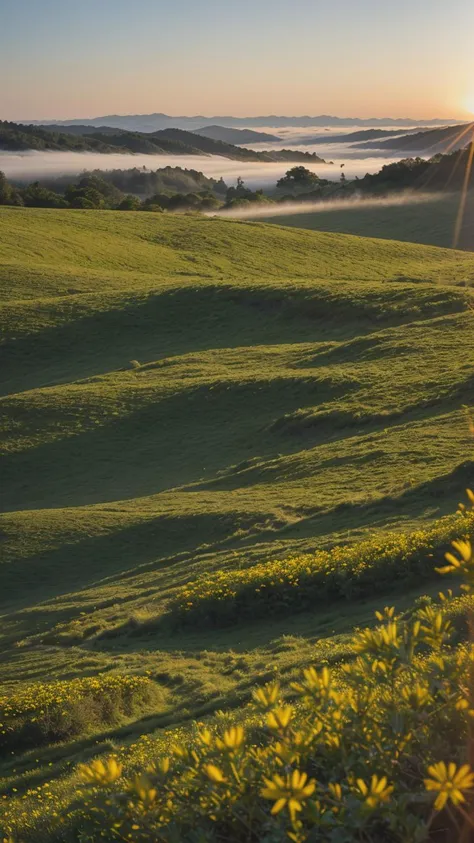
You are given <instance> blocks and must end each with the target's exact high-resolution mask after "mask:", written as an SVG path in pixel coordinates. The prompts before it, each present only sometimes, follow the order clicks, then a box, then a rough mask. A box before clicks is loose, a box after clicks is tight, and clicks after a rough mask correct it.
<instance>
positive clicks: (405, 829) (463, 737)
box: [6, 513, 474, 843]
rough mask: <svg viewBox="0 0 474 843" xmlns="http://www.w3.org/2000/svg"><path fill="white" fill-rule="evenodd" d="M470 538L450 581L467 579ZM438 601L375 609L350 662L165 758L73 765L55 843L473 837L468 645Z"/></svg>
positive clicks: (179, 744) (472, 658)
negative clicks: (403, 610)
mask: <svg viewBox="0 0 474 843" xmlns="http://www.w3.org/2000/svg"><path fill="white" fill-rule="evenodd" d="M462 517H463V518H467V517H469V516H468V514H467V513H464V514H463V515H462ZM462 542H463V543H460V540H459V539H457V540H456V543H455V545H454V548H453V549H454V551H455V552H456V554H457V555H456V556H455V555H454V554H448V556H447V561H448V563H449V564H448V566H445V569H446V570H444V569H443V572H446V573H451V572H452V568H453V567H454V569H455V572H457V573H463V574H464V575H465V576H467V578H468V583H469V575H470V567H469V566H470V562H471V557H472V553H471V551H470V545H469V544H468V541H467V540H462ZM454 560H455V561H454ZM456 563H457V564H456ZM466 566H467V568H466ZM440 598H441V599H440V602H439V603H435V602H433V601H431V602H430V601H422V602H423V605H421V601H420V603H419V604H418V607H415V608H414V609H413V610H412V611H411V612H410V613H408V614H407V615H404V616H402V615H397V614H396V612H395V609H394V608H393V607H390V606H389V607H386V608H385V609H384V610H383V611H382V612H377V613H376V619H377V623H376V625H374V626H373V627H369V628H367V629H361V630H358V631H356V632H355V634H354V638H353V642H352V653H353V658H352V659H351V660H349V661H348V662H345V663H344V664H341V665H339V666H336V667H334V668H329V667H328V666H315V665H310V666H308V667H307V668H305V669H304V670H303V671H302V673H301V676H300V678H299V679H298V681H295V682H292V683H291V685H290V687H287V688H284V687H283V686H282V685H281V684H280V682H279V681H277V680H275V681H274V682H272V683H271V684H268V685H265V686H263V687H259V688H256V689H255V690H254V691H253V699H252V703H251V706H250V707H249V709H246V710H244V711H242V712H241V713H240V714H237V715H235V716H234V718H233V719H232V716H231V715H230V716H229V718H228V719H227V720H226V722H225V725H222V722H221V723H219V718H214V720H213V721H211V722H209V723H207V724H205V723H196V724H195V725H194V728H193V729H192V731H191V734H190V733H189V732H188V733H187V735H186V737H182V736H180V734H179V730H177V731H174V732H172V733H170V734H171V735H172V736H173V738H174V739H173V740H169V741H168V743H167V745H166V751H165V752H161V753H156V752H155V753H154V752H153V746H154V744H153V741H152V739H151V738H150V737H148V738H145V739H144V746H145V743H146V742H147V741H148V743H146V749H145V751H144V754H143V755H142V756H141V757H140V764H139V765H138V766H136V767H135V768H134V767H128V768H127V765H126V764H125V763H124V760H123V758H121V757H120V756H119V755H118V754H117V753H115V754H114V755H112V756H110V757H100V758H97V759H95V760H93V761H92V762H90V763H86V764H81V765H79V767H78V768H77V771H76V779H75V781H76V782H77V783H78V787H79V791H78V792H77V800H76V808H75V811H74V812H72V813H71V815H70V817H69V818H68V819H67V820H66V819H65V817H64V816H61V812H58V811H56V812H53V814H52V815H51V814H50V819H51V818H54V817H56V825H54V822H52V825H51V826H50V828H49V831H50V835H51V839H57V840H65V839H69V836H70V833H71V834H72V837H71V839H80V840H81V841H83V843H95V841H97V840H103V841H110V843H112V841H116V840H122V841H133V843H151V841H160V843H177V841H189V843H197V841H202V843H219V841H222V840H229V841H230V840H232V841H235V843H244V841H245V843H258V842H260V841H268V843H284V841H288V840H291V841H293V843H304V842H305V841H308V843H309V841H321V843H335V841H343V840H353V841H361V842H362V841H364V843H378V842H379V841H381V840H390V841H392V843H406V841H407V840H410V841H423V840H428V839H430V836H431V831H433V832H434V831H435V830H436V825H435V824H436V822H437V820H436V816H437V813H438V812H440V811H442V812H443V817H442V818H441V820H440V822H441V824H442V827H444V828H447V827H452V828H457V829H458V830H459V833H460V835H461V836H460V839H469V837H470V833H471V830H472V828H473V827H474V821H473V819H472V816H473V810H472V809H473V804H474V771H473V770H472V768H471V766H470V765H469V764H468V763H467V757H468V756H471V755H472V738H471V732H472V725H471V724H472V722H473V718H474V705H473V699H472V688H471V677H472V668H473V664H474V645H473V643H472V642H464V643H456V642H455V640H454V632H455V628H454V626H453V623H452V621H451V618H452V617H453V604H455V603H456V598H453V597H452V594H451V593H450V592H448V594H442V595H440ZM463 599H466V598H463ZM469 599H471V598H469ZM471 603H472V600H471ZM155 745H156V744H155ZM41 798H42V799H44V797H43V793H42V794H41ZM68 823H72V826H68ZM15 830H16V829H15V827H14V826H13V823H11V822H10V821H9V822H8V825H7V826H6V832H7V833H8V834H12V833H13V834H14V833H15ZM22 839H24V838H22ZM28 839H31V840H33V839H35V838H34V837H29V838H28ZM433 839H434V838H433ZM450 839H453V838H450Z"/></svg>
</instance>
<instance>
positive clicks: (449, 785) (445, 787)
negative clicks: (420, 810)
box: [424, 761, 474, 811]
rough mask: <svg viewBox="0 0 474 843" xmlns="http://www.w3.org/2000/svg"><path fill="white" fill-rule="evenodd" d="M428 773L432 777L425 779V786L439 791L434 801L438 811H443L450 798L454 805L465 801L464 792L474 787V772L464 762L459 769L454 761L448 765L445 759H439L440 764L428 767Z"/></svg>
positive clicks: (427, 788)
mask: <svg viewBox="0 0 474 843" xmlns="http://www.w3.org/2000/svg"><path fill="white" fill-rule="evenodd" d="M428 773H429V775H430V776H431V778H430V779H425V780H424V782H425V788H426V790H433V791H437V792H438V796H437V797H436V801H435V803H434V807H435V809H436V810H437V811H441V810H442V809H443V808H444V806H445V805H446V802H448V800H450V801H451V802H452V803H453V805H459V804H460V803H461V802H465V801H466V799H465V796H464V794H465V793H466V792H468V791H470V790H472V788H473V787H474V773H472V771H471V768H470V766H469V764H464V765H463V766H462V767H459V769H458V768H457V767H456V764H454V763H453V762H451V763H450V764H448V765H446V764H445V763H444V761H439V762H438V764H432V765H431V766H430V767H428Z"/></svg>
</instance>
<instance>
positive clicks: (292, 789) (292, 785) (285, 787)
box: [260, 770, 316, 822]
mask: <svg viewBox="0 0 474 843" xmlns="http://www.w3.org/2000/svg"><path fill="white" fill-rule="evenodd" d="M264 781H265V785H266V786H265V787H264V788H263V789H262V790H261V791H260V793H261V795H262V796H263V797H264V798H265V799H273V800H274V802H275V804H274V806H273V808H272V811H271V812H272V814H278V813H279V812H280V811H282V810H283V808H285V807H287V808H288V813H289V815H290V818H291V821H292V822H293V821H294V819H295V817H296V813H297V811H301V809H302V807H303V803H304V802H305V800H306V799H307V798H308V797H309V796H312V794H313V793H314V791H315V789H316V782H315V781H314V779H310V780H309V781H308V776H307V773H300V772H299V770H293V772H292V773H288V775H287V776H286V777H285V778H284V779H283V778H282V776H278V775H276V774H275V775H274V776H273V778H272V779H264Z"/></svg>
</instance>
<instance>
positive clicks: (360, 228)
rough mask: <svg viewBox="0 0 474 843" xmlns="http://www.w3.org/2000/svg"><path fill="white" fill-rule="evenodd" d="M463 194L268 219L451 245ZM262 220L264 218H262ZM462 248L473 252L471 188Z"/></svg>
mask: <svg viewBox="0 0 474 843" xmlns="http://www.w3.org/2000/svg"><path fill="white" fill-rule="evenodd" d="M460 198H461V197H460V195H459V194H454V193H445V194H442V193H433V195H432V197H430V198H428V197H427V198H426V201H424V202H423V203H413V204H410V202H409V201H408V202H406V203H403V202H401V203H400V205H398V206H397V205H396V204H392V205H391V204H389V203H387V205H386V206H384V205H383V204H380V205H377V206H375V207H370V205H369V206H368V207H364V206H363V203H359V204H358V205H355V206H354V207H347V206H346V207H344V206H342V207H341V208H340V209H339V208H338V206H337V205H334V206H333V207H332V208H330V209H327V210H317V211H316V210H314V209H312V210H311V211H308V212H306V213H305V212H304V211H303V212H301V213H300V212H299V213H297V214H284V213H282V215H281V216H278V217H272V218H268V219H265V220H264V221H265V222H268V223H271V222H273V223H276V224H277V225H285V226H292V227H295V228H306V229H309V230H311V231H333V232H339V233H341V234H354V235H357V236H359V237H380V238H383V239H395V240H402V241H407V242H410V243H424V244H426V245H430V246H442V247H445V248H449V247H450V246H452V244H453V237H454V231H455V226H456V220H457V216H458V212H459V205H460ZM260 219H261V217H260ZM459 248H460V249H467V250H469V251H474V191H472V190H471V191H470V193H469V196H468V199H467V203H466V208H465V213H464V220H463V224H462V228H461V234H460V238H459Z"/></svg>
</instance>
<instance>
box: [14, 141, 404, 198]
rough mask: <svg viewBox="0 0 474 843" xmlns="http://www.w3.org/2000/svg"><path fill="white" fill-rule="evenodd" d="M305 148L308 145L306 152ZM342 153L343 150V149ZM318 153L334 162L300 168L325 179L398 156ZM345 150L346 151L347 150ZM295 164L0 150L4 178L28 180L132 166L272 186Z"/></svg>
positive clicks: (379, 164)
mask: <svg viewBox="0 0 474 843" xmlns="http://www.w3.org/2000/svg"><path fill="white" fill-rule="evenodd" d="M307 149H308V148H307V147H306V150H307ZM341 151H342V150H341ZM318 154H319V155H321V156H322V157H323V158H324V157H327V159H328V160H331V161H333V162H334V163H333V164H318V163H312V162H304V166H305V167H308V169H310V170H312V171H313V172H315V173H317V174H318V175H319V176H321V177H323V178H329V179H331V178H333V179H339V177H340V174H341V164H344V172H345V174H346V176H347V178H349V179H351V178H354V177H355V176H359V177H362V176H364V175H365V174H366V173H374V172H377V171H378V170H380V168H381V167H382V165H383V164H388V163H391V162H392V161H397V160H399V159H400V157H401V156H395V157H394V158H384V159H380V158H377V157H370V158H346V157H344V160H342V159H343V156H342V155H341V156H340V157H339V158H338V156H337V154H336V150H335V149H333V150H332V153H329V151H328V150H326V149H321V147H318ZM346 154H347V152H346ZM293 166H295V162H289V161H283V162H278V163H275V164H268V163H261V162H248V161H231V160H229V159H228V158H221V157H219V156H215V155H210V156H206V155H145V154H137V155H132V154H123V153H112V154H110V155H104V154H100V153H95V152H39V151H38V152H37V151H31V152H22V153H19V152H0V170H3V172H4V173H5V175H6V176H7V178H9V179H12V180H13V181H17V182H22V183H26V182H31V181H35V180H36V179H42V178H46V177H48V178H51V177H55V176H62V175H72V176H76V175H78V174H79V173H82V172H83V171H84V170H95V169H100V170H115V169H121V170H128V169H131V168H132V167H146V169H147V170H157V169H159V168H161V167H183V168H187V169H193V170H200V171H201V172H202V173H204V175H205V176H208V177H209V178H211V177H212V178H215V179H219V178H221V176H222V178H223V179H224V181H225V182H227V184H229V185H231V184H234V183H235V181H236V179H237V176H241V177H242V178H243V179H244V180H245V182H246V183H247V185H248V186H249V187H251V188H253V189H256V188H260V187H269V186H274V185H275V183H276V181H277V179H279V178H281V177H282V176H283V175H284V174H285V173H286V171H287V170H288V169H290V168H291V167H293Z"/></svg>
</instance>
